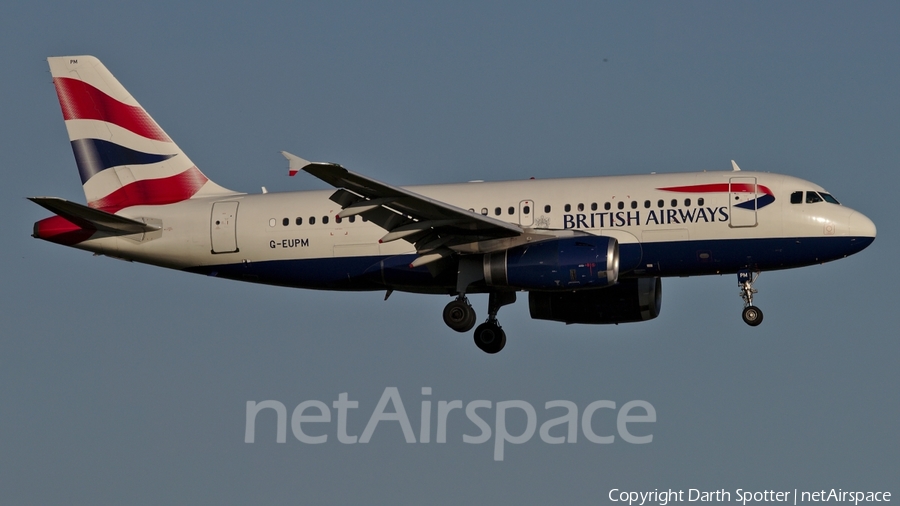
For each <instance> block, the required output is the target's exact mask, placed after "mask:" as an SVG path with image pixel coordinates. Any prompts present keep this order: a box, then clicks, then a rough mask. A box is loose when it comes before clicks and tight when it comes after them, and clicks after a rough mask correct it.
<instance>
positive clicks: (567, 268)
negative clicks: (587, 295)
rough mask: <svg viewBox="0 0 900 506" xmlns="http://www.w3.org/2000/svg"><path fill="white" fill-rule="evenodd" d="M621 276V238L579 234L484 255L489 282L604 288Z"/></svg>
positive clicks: (544, 287) (529, 287)
mask: <svg viewBox="0 0 900 506" xmlns="http://www.w3.org/2000/svg"><path fill="white" fill-rule="evenodd" d="M618 279H619V242H618V241H617V240H616V239H615V238H612V237H604V236H579V237H571V238H565V239H552V240H549V241H541V242H536V243H532V244H525V245H522V246H516V247H514V248H510V249H507V250H504V251H498V252H494V253H486V254H485V255H484V281H485V283H486V284H487V285H488V286H508V287H511V288H518V289H522V290H573V289H582V288H601V287H605V286H611V285H614V284H616V281H617V280H618Z"/></svg>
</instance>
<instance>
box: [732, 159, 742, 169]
mask: <svg viewBox="0 0 900 506" xmlns="http://www.w3.org/2000/svg"><path fill="white" fill-rule="evenodd" d="M731 167H732V168H733V169H734V171H735V172H739V171H740V170H741V168H740V167H738V164H737V162H736V161H734V160H732V161H731Z"/></svg>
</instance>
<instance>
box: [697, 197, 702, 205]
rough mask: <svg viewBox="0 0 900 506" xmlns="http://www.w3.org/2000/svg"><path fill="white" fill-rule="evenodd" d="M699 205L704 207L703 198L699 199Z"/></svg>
mask: <svg viewBox="0 0 900 506" xmlns="http://www.w3.org/2000/svg"><path fill="white" fill-rule="evenodd" d="M697 205H698V206H702V205H703V197H700V198H699V199H697Z"/></svg>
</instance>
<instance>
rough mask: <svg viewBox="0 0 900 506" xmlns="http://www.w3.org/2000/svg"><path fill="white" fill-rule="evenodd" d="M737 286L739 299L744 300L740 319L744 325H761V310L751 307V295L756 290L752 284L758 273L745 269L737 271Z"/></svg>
mask: <svg viewBox="0 0 900 506" xmlns="http://www.w3.org/2000/svg"><path fill="white" fill-rule="evenodd" d="M737 276H738V286H739V287H740V289H741V298H742V299H744V310H743V311H742V312H741V318H743V319H744V323H746V324H747V325H750V326H751V327H755V326H757V325H759V324H760V323H762V321H763V312H762V310H761V309H759V308H758V307H756V306H754V305H753V294H754V293H757V292H758V290H756V289H755V288H753V282H754V281H756V279H757V278H758V277H759V271H756V272H753V271H750V270H747V269H744V270H741V271H738V273H737Z"/></svg>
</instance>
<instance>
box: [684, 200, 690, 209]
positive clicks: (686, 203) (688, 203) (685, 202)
mask: <svg viewBox="0 0 900 506" xmlns="http://www.w3.org/2000/svg"><path fill="white" fill-rule="evenodd" d="M684 207H691V199H684Z"/></svg>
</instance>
